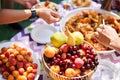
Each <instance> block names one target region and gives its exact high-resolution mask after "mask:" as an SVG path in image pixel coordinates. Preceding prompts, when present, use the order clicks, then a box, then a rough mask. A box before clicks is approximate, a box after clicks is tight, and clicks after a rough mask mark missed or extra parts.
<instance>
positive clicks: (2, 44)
mask: <svg viewBox="0 0 120 80" xmlns="http://www.w3.org/2000/svg"><path fill="white" fill-rule="evenodd" d="M14 43H16V44H18V45H19V46H20V47H22V48H26V49H27V50H28V51H30V52H32V53H33V51H32V50H31V49H30V48H29V47H27V46H25V45H24V44H23V43H21V42H5V43H0V49H1V48H3V47H9V46H11V45H13V44H14ZM33 54H34V53H33ZM33 54H32V58H33V62H34V63H37V64H38V68H37V75H36V78H35V80H38V78H39V74H40V62H39V60H38V59H37V58H36V56H35V55H33ZM0 80H6V79H3V78H2V75H1V74H0Z"/></svg>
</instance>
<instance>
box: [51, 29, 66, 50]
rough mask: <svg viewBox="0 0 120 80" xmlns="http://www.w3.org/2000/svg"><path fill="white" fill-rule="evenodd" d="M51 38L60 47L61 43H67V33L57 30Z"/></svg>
mask: <svg viewBox="0 0 120 80" xmlns="http://www.w3.org/2000/svg"><path fill="white" fill-rule="evenodd" d="M50 40H51V43H52V44H53V45H54V46H55V47H57V48H59V47H60V46H61V45H63V44H64V43H66V40H67V37H66V35H65V34H63V33H61V32H58V31H57V32H55V33H54V34H53V35H52V36H51V37H50Z"/></svg>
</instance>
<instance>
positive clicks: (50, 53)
mask: <svg viewBox="0 0 120 80" xmlns="http://www.w3.org/2000/svg"><path fill="white" fill-rule="evenodd" d="M44 54H45V56H46V57H48V58H52V57H54V55H55V54H56V49H55V48H54V47H51V46H49V45H47V46H46V48H45V50H44Z"/></svg>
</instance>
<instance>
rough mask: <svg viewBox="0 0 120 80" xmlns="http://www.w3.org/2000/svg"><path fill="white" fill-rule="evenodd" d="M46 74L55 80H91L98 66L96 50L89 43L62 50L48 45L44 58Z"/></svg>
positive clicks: (66, 46)
mask: <svg viewBox="0 0 120 80" xmlns="http://www.w3.org/2000/svg"><path fill="white" fill-rule="evenodd" d="M42 61H43V67H44V69H45V72H46V74H47V75H48V76H49V77H50V78H52V79H53V80H89V79H90V77H91V76H92V74H93V73H94V71H95V70H96V67H97V65H98V57H97V54H96V52H95V50H94V48H93V47H92V46H91V44H89V43H88V42H87V41H84V42H83V43H82V44H80V45H75V46H68V45H67V44H63V45H62V46H61V47H60V48H56V47H54V46H51V45H46V47H45V50H44V53H43V57H42Z"/></svg>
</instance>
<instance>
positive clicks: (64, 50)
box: [60, 44, 69, 53]
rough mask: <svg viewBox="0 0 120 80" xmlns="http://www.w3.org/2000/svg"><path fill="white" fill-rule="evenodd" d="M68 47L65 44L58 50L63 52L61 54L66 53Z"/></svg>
mask: <svg viewBox="0 0 120 80" xmlns="http://www.w3.org/2000/svg"><path fill="white" fill-rule="evenodd" d="M68 48H69V47H68V45H67V44H63V45H62V46H61V47H60V50H62V51H63V53H66V52H67V51H68Z"/></svg>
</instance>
